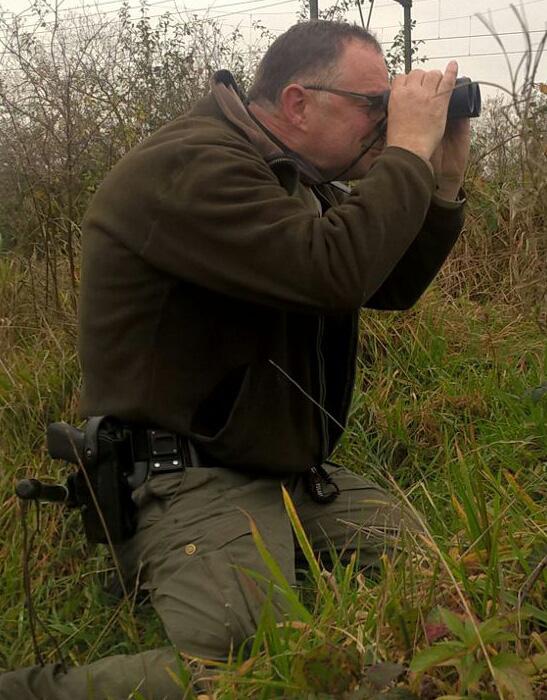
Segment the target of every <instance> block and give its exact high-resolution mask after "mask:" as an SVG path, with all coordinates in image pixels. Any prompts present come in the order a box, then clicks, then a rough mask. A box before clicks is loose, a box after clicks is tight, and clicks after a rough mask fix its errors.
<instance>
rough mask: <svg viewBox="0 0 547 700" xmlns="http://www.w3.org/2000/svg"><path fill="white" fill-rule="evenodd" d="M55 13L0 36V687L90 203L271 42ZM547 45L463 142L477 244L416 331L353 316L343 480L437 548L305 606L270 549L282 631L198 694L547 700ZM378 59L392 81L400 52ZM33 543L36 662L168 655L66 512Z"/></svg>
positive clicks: (18, 635)
mask: <svg viewBox="0 0 547 700" xmlns="http://www.w3.org/2000/svg"><path fill="white" fill-rule="evenodd" d="M344 8H345V6H344V4H343V3H342V2H341V3H339V4H338V5H337V6H336V7H335V8H331V9H330V10H328V11H327V12H326V13H325V16H326V17H328V18H333V17H340V16H343V13H344ZM45 9H46V6H45V5H42V4H40V3H38V4H37V5H35V9H34V12H35V15H34V17H35V19H36V22H35V24H34V25H33V29H32V30H29V29H28V17H27V18H26V19H25V22H26V24H25V25H24V26H23V24H22V23H21V21H20V20H17V19H15V20H10V21H9V22H7V21H5V20H3V19H2V18H1V17H0V44H1V45H2V50H3V52H4V59H3V69H2V72H1V73H0V251H1V252H0V436H1V437H0V463H1V469H0V498H1V502H2V506H1V509H0V527H1V528H2V532H3V533H4V534H3V536H2V538H1V540H0V596H1V605H2V614H1V615H2V625H1V626H0V669H9V668H14V667H18V666H22V665H29V664H33V663H34V662H35V653H34V648H33V641H32V635H31V634H30V630H29V621H28V614H27V613H28V611H27V610H26V608H25V602H24V581H23V575H22V571H23V559H26V557H25V556H23V555H22V552H23V539H24V536H25V529H24V528H23V526H22V521H21V519H20V517H19V515H20V514H19V507H18V504H17V502H16V498H15V497H14V495H13V489H14V484H15V482H16V481H17V480H18V479H20V478H22V477H24V476H26V475H29V474H32V475H35V476H37V477H39V478H44V479H48V480H52V481H57V480H62V479H63V478H64V477H65V476H66V468H65V467H64V466H63V465H60V464H54V463H51V461H50V460H48V459H47V455H46V453H45V446H44V436H45V429H46V426H47V424H48V423H49V422H51V421H55V420H67V421H69V422H73V423H78V420H79V419H78V417H77V399H78V389H79V369H78V363H77V357H76V350H75V340H76V308H77V293H78V280H79V246H80V228H79V222H80V221H81V218H82V214H83V212H84V210H85V207H86V204H87V202H88V201H89V198H90V196H91V195H92V194H93V192H94V190H95V189H96V187H97V186H98V184H99V183H100V182H101V180H102V178H103V176H104V174H105V173H106V172H107V171H108V169H109V168H110V167H111V166H112V165H113V164H114V163H115V162H116V161H117V160H118V159H119V158H120V157H121V156H122V155H123V153H125V152H126V151H127V150H128V149H129V148H131V147H132V146H133V145H134V144H135V143H137V142H138V141H140V140H141V139H142V138H143V137H145V136H146V135H147V134H148V133H150V132H151V131H153V130H154V129H156V128H157V127H158V126H159V125H161V124H163V123H165V122H166V121H167V120H169V119H170V118H173V117H174V116H176V115H178V114H179V113H180V112H183V111H185V110H186V109H187V108H188V107H189V106H190V105H191V104H192V103H193V102H194V101H195V100H196V99H197V98H199V96H200V95H202V94H204V93H205V92H206V91H207V87H208V81H209V78H210V76H211V74H212V72H213V71H214V70H216V69H218V68H221V67H223V68H229V69H230V70H231V71H232V72H233V73H234V75H235V76H236V79H237V80H238V81H239V82H240V84H241V85H242V86H243V87H244V88H245V86H246V85H247V84H248V82H249V77H250V75H251V74H252V71H253V67H254V64H255V62H256V60H257V58H258V57H259V56H260V53H261V51H262V49H263V48H264V46H265V45H266V44H267V43H269V41H270V39H271V37H270V36H269V35H268V32H267V31H266V30H264V31H263V32H262V34H261V38H260V40H259V42H258V43H257V45H256V46H248V45H245V44H244V42H243V37H242V36H240V35H239V33H238V31H237V30H235V31H234V33H233V35H232V36H231V37H230V40H229V41H222V40H221V33H220V32H219V27H218V26H217V25H216V24H215V21H213V20H207V21H203V20H200V19H198V18H191V19H188V20H187V21H184V22H181V21H180V20H179V19H177V21H175V20H174V19H173V18H172V17H171V16H170V15H168V14H166V15H164V16H162V17H161V18H160V19H159V20H158V21H152V19H151V18H150V15H149V12H148V10H147V7H146V5H143V8H142V15H141V18H140V20H138V21H136V22H135V21H133V20H131V18H130V17H129V15H128V13H127V11H125V10H122V11H121V13H120V15H119V17H117V18H116V20H115V21H112V20H108V21H107V20H106V19H102V18H101V17H98V16H93V17H89V18H87V19H86V18H79V19H78V20H76V19H74V21H72V22H70V21H69V22H67V21H66V18H65V19H64V20H63V23H62V25H61V23H59V25H58V26H54V28H53V30H52V31H50V30H48V31H47V32H46V31H45V30H43V29H41V19H42V18H43V16H44V11H45ZM517 15H518V13H517ZM521 19H522V18H521ZM522 26H523V32H524V33H525V34H526V26H525V23H524V22H523V21H522ZM544 43H545V37H544V38H543V41H542V42H541V43H540V47H539V49H537V51H536V52H534V53H533V52H532V49H531V48H530V50H529V51H527V52H525V54H524V55H523V58H522V61H521V64H520V66H519V70H518V72H517V73H516V75H514V76H513V90H512V94H511V95H509V96H508V97H507V98H506V99H501V98H500V99H498V100H496V101H494V102H491V103H490V104H488V105H487V106H486V108H485V110H484V115H483V116H482V117H481V119H480V120H478V121H477V123H476V124H475V125H474V127H475V129H474V134H473V150H472V162H471V164H470V167H469V172H468V175H467V179H466V194H467V198H468V204H467V207H468V218H467V224H466V228H465V231H464V234H463V235H462V237H461V241H460V242H459V244H458V246H457V248H456V250H455V251H454V252H453V254H452V255H451V257H450V259H449V260H448V262H447V264H446V265H445V267H444V269H443V271H442V273H441V274H440V275H439V277H438V279H437V281H436V283H435V284H434V286H433V287H432V288H431V289H430V290H429V291H428V293H427V294H426V295H425V297H424V298H423V299H422V300H421V301H420V302H419V304H418V305H417V306H416V307H415V308H414V309H413V310H411V311H410V312H407V313H404V314H399V313H389V314H374V313H367V314H364V315H363V318H362V329H361V330H362V332H361V341H360V351H359V375H358V382H357V387H356V392H355V397H354V404H353V409H352V412H351V418H350V425H349V430H348V431H347V434H346V436H345V438H344V440H343V443H342V444H341V446H340V448H339V450H338V453H337V455H336V459H337V460H338V461H340V462H343V463H344V464H346V465H348V466H349V467H351V468H352V469H354V470H356V471H358V472H362V473H366V474H367V475H370V474H374V475H375V477H376V478H377V479H378V480H379V481H380V482H381V483H384V484H387V485H388V486H389V488H391V489H392V490H394V491H395V492H397V493H398V494H399V495H400V497H401V498H402V499H404V500H405V501H407V502H408V503H410V504H411V505H412V507H414V508H416V509H417V510H418V511H419V512H420V513H422V514H424V519H425V522H426V523H427V535H426V536H425V537H424V538H422V539H421V540H420V541H417V542H414V543H413V544H412V546H410V544H409V545H408V546H406V547H405V548H404V549H403V550H402V551H401V553H400V554H399V555H398V556H397V557H396V558H395V559H389V558H387V557H386V558H384V559H383V560H382V571H381V576H380V577H379V578H378V579H377V580H373V579H370V578H367V577H366V576H364V575H363V573H361V572H358V571H356V570H355V569H354V565H353V563H351V562H350V564H347V563H346V564H345V565H343V564H342V563H341V562H338V563H337V564H336V565H335V567H334V570H333V571H332V572H327V571H324V570H322V569H321V567H320V566H319V565H318V564H317V563H316V562H314V561H313V559H312V558H311V557H310V562H309V563H310V571H309V576H308V579H307V581H306V582H305V584H304V585H303V586H302V589H301V590H300V591H298V592H295V591H293V590H292V589H290V587H288V586H287V584H286V582H284V581H283V580H282V579H280V578H279V577H278V576H277V573H276V569H275V563H274V562H273V561H271V560H270V559H269V555H268V553H267V551H264V553H263V554H264V557H265V558H266V560H267V561H268V562H269V564H270V566H271V570H272V580H273V581H274V582H275V585H276V586H277V587H278V588H279V589H281V590H284V591H285V595H286V596H287V598H288V599H289V601H291V610H292V614H291V617H290V619H288V621H287V624H285V625H282V626H276V625H275V624H274V622H273V621H272V618H271V615H270V614H269V612H268V609H267V608H266V609H265V613H264V619H263V623H262V625H261V627H260V629H259V631H258V633H257V635H256V638H255V640H254V644H253V649H252V654H251V658H249V659H247V660H243V658H239V657H237V655H236V656H235V657H234V659H233V660H232V661H231V662H230V663H229V664H226V665H225V666H223V667H219V673H218V679H217V681H216V682H215V683H214V685H211V689H210V695H211V697H213V695H214V697H218V698H219V699H220V698H242V697H245V698H273V697H282V698H347V699H348V700H349V699H353V700H358V699H359V698H361V699H366V698H382V697H386V698H388V697H391V698H395V697H397V698H399V699H402V698H415V697H420V698H426V699H428V698H431V699H433V698H441V697H442V698H447V699H448V698H452V699H454V700H455V699H456V698H477V699H478V698H481V699H483V700H486V699H488V698H498V697H499V698H506V699H507V700H510V699H511V698H514V699H515V700H531V699H532V698H542V699H543V700H545V698H547V676H546V663H547V649H546V637H545V629H546V625H547V614H546V613H545V609H544V606H543V602H544V599H545V598H544V596H545V583H546V577H545V562H546V557H547V543H546V537H545V534H546V533H545V525H546V523H545V491H546V481H545V463H546V461H547V459H546V458H547V450H546V439H545V438H546V428H545V404H546V396H547V387H546V384H545V359H546V358H545V342H544V341H545V335H544V333H545V325H546V321H547V319H546V316H545V310H546V309H545V270H546V265H545V263H546V237H545V213H546V212H545V209H546V203H547V193H546V188H547V157H546V145H545V115H546V105H547V95H546V93H547V88H546V86H545V84H542V83H541V82H540V81H539V79H538V76H537V75H536V72H537V64H538V63H537V57H538V55H539V54H540V53H541V51H542V50H543V46H544ZM242 47H244V48H242ZM415 50H417V47H415ZM388 57H389V61H390V67H391V68H392V69H393V70H396V69H397V68H398V67H399V66H400V60H401V46H400V42H399V44H397V43H396V44H395V45H394V48H393V49H392V51H391V52H390V53H389V56H388ZM287 508H288V510H289V513H290V514H291V516H292V518H293V524H294V527H295V532H296V535H297V536H298V537H299V538H301V539H302V538H303V533H302V532H301V530H300V528H299V524H298V521H297V518H296V517H295V515H294V513H293V512H292V510H291V504H290V503H289V502H288V503H287ZM27 522H28V528H29V530H30V533H27V535H28V537H29V538H30V540H31V541H30V542H27V545H29V544H30V549H31V554H30V557H28V567H29V569H30V575H31V582H32V592H33V604H34V609H35V612H36V615H37V617H38V621H37V622H36V623H35V625H36V630H35V632H36V637H37V640H38V643H39V646H40V649H41V650H42V654H43V657H44V659H45V660H46V661H49V662H51V661H54V660H57V659H58V658H59V654H61V655H62V656H63V657H64V658H65V660H66V661H67V662H68V663H71V664H72V663H86V662H89V661H91V660H94V659H97V658H99V657H102V656H105V655H108V654H113V653H133V652H135V651H138V650H139V649H143V648H149V647H152V646H154V645H163V644H165V639H164V637H163V633H162V630H161V628H160V626H159V624H158V623H157V621H156V620H155V618H154V616H153V614H152V612H151V610H150V607H149V606H147V604H146V601H139V600H138V599H137V598H136V597H134V596H133V597H131V598H130V599H129V600H121V601H113V600H108V599H107V596H106V595H105V593H104V591H103V584H104V581H105V579H106V577H107V576H108V575H109V573H110V572H111V570H112V565H111V562H110V558H109V556H108V552H106V551H104V550H102V549H101V548H98V549H90V548H89V547H88V546H87V545H86V544H85V542H84V540H83V537H82V533H81V529H80V524H79V519H78V515H77V514H76V513H67V512H64V511H62V510H61V509H58V508H56V507H54V506H45V507H41V508H40V510H39V512H38V511H37V512H34V511H33V512H31V513H29V515H28V518H27ZM256 542H257V546H260V547H262V545H263V543H262V542H261V540H260V535H259V534H258V533H257V534H256ZM303 544H304V546H305V542H303ZM193 668H194V669H196V668H197V669H198V670H199V662H194V664H193ZM182 685H184V682H182ZM136 697H138V696H136ZM182 697H185V698H190V697H193V695H192V691H191V690H190V689H187V690H182V689H181V698H182Z"/></svg>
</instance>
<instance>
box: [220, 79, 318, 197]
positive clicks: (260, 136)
mask: <svg viewBox="0 0 547 700" xmlns="http://www.w3.org/2000/svg"><path fill="white" fill-rule="evenodd" d="M211 92H212V95H213V97H214V99H215V101H216V103H217V105H218V107H219V109H220V110H221V112H222V114H223V116H224V117H225V118H226V119H227V120H228V121H229V122H231V123H232V124H233V125H234V126H235V127H237V128H238V129H239V131H241V132H243V134H244V135H245V136H246V137H247V138H248V139H249V141H250V142H251V143H252V144H253V146H254V147H255V148H256V149H257V151H258V152H259V153H260V154H261V155H262V157H263V158H264V160H265V161H266V162H267V163H268V165H269V166H270V167H271V168H272V170H273V171H274V172H275V173H276V176H277V177H278V178H279V181H280V182H281V184H282V185H283V187H285V189H286V190H287V191H288V192H289V194H293V192H294V190H295V188H296V185H297V183H298V180H299V179H300V180H301V181H302V182H303V183H304V184H305V185H318V184H320V183H322V182H324V178H323V176H322V175H321V173H320V172H319V171H318V170H317V168H315V166H313V165H312V164H311V163H309V162H308V161H306V160H304V159H303V158H301V157H300V156H299V155H298V154H297V153H295V152H294V151H291V150H290V149H289V148H287V146H285V144H283V142H282V141H280V140H279V139H278V138H277V137H275V136H274V135H273V134H272V133H271V132H270V131H269V130H268V129H266V127H265V126H264V125H263V124H261V123H260V122H259V121H258V120H257V119H255V118H254V117H253V116H252V115H251V114H250V112H249V111H248V109H247V107H246V98H245V96H244V95H243V93H242V92H241V91H240V89H239V87H238V85H237V83H236V82H235V80H234V77H233V75H232V74H231V73H230V71H227V70H220V71H217V72H216V73H215V74H214V75H213V78H212V81H211Z"/></svg>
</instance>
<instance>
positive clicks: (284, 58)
mask: <svg viewBox="0 0 547 700" xmlns="http://www.w3.org/2000/svg"><path fill="white" fill-rule="evenodd" d="M352 40H357V41H361V42H362V43H364V44H368V45H369V46H371V47H372V48H373V49H375V50H376V51H377V52H378V53H380V54H381V53H382V47H381V46H380V44H379V42H378V40H377V39H376V37H375V36H374V34H372V33H371V32H369V31H368V30H367V29H363V28H362V27H358V26H357V25H354V24H348V23H346V22H327V21H326V20H313V21H311V22H301V23H299V24H295V25H294V26H292V27H291V28H290V29H288V30H287V31H286V32H285V33H284V34H281V35H280V36H278V37H277V39H276V40H275V41H274V42H273V44H272V45H271V46H270V48H269V49H268V50H267V51H266V53H265V54H264V56H263V58H262V60H261V61H260V64H259V66H258V69H257V71H256V75H255V79H254V82H253V84H252V86H251V88H250V90H249V93H248V98H249V101H250V102H252V101H260V100H268V102H270V103H271V104H276V103H277V101H278V99H279V96H280V94H281V92H282V91H283V88H284V87H285V86H286V85H290V83H294V82H297V81H301V80H308V81H313V82H317V81H321V80H325V79H328V78H331V77H332V74H333V73H334V72H335V71H336V64H337V61H338V59H339V58H340V56H341V55H342V52H343V50H344V48H345V46H346V44H347V43H348V42H349V41H352Z"/></svg>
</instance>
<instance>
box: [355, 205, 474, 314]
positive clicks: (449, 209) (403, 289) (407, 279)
mask: <svg viewBox="0 0 547 700" xmlns="http://www.w3.org/2000/svg"><path fill="white" fill-rule="evenodd" d="M464 198H465V196H464V194H463V192H462V191H460V200H464ZM463 223H464V203H463V201H459V202H444V201H443V200H440V199H438V198H437V197H435V196H434V197H433V198H432V202H431V206H430V207H429V211H428V212H427V215H426V218H425V222H424V225H423V227H422V230H421V231H420V233H419V234H418V235H417V236H416V238H415V239H414V241H413V242H412V243H411V244H410V246H409V248H408V249H407V251H406V252H405V254H404V255H403V257H402V258H401V259H400V261H399V262H398V263H397V265H395V267H394V268H393V270H392V271H391V273H390V274H389V275H388V277H387V278H386V280H385V281H384V282H383V284H382V285H381V286H380V287H379V289H378V290H377V291H376V292H375V293H374V294H373V295H372V296H371V297H370V298H369V299H367V300H366V302H365V304H364V306H366V307H367V308H370V309H382V310H401V309H408V308H410V307H411V306H412V305H413V304H415V303H416V301H418V299H419V298H420V297H421V295H422V294H423V293H424V291H425V290H426V289H427V287H428V286H429V284H430V283H431V282H432V280H433V278H434V277H435V275H436V274H437V272H438V271H439V269H440V268H441V266H442V264H443V262H444V261H445V260H446V257H447V256H448V254H449V253H450V251H451V250H452V248H453V246H454V244H455V243H456V241H457V240H458V237H459V235H460V232H461V230H462V228H463Z"/></svg>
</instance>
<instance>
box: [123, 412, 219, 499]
mask: <svg viewBox="0 0 547 700" xmlns="http://www.w3.org/2000/svg"><path fill="white" fill-rule="evenodd" d="M124 430H125V431H126V433H127V434H128V435H129V436H130V438H131V452H132V460H133V473H132V474H131V475H129V476H128V481H129V484H130V486H131V487H132V488H136V487H137V486H139V485H140V484H142V483H143V481H145V480H146V479H150V478H152V477H154V476H155V475H159V474H171V473H174V472H181V471H183V470H184V469H185V468H186V467H205V466H216V465H213V464H211V463H209V464H205V463H204V462H203V460H202V459H201V457H200V455H199V454H198V452H197V450H196V448H195V447H194V445H193V444H192V443H191V442H190V441H189V440H188V438H186V437H184V436H183V435H179V434H178V433H172V432H170V431H168V430H163V429H161V428H143V427H141V426H139V427H135V426H124Z"/></svg>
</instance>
